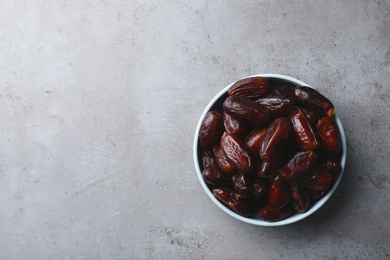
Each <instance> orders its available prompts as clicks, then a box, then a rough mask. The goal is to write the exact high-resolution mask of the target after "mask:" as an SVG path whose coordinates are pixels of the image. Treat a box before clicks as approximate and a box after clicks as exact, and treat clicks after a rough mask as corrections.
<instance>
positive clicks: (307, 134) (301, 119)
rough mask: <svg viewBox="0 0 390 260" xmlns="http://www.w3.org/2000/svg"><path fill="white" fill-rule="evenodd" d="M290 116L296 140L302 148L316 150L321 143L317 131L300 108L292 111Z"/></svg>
mask: <svg viewBox="0 0 390 260" xmlns="http://www.w3.org/2000/svg"><path fill="white" fill-rule="evenodd" d="M289 118H290V121H291V123H292V126H293V133H294V137H295V141H296V142H297V143H298V145H299V146H300V147H301V149H302V150H304V151H308V150H315V149H317V148H318V147H319V146H320V145H321V143H320V140H319V138H318V136H317V133H316V132H315V130H314V128H313V127H312V126H311V124H310V123H309V121H308V120H307V118H306V116H305V115H304V114H303V113H302V111H301V110H300V109H299V108H297V109H296V110H294V111H293V112H291V114H290V116H289Z"/></svg>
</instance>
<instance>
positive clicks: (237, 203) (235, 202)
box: [212, 188, 251, 217]
mask: <svg viewBox="0 0 390 260" xmlns="http://www.w3.org/2000/svg"><path fill="white" fill-rule="evenodd" d="M212 193H213V195H214V196H215V197H216V198H217V199H218V200H220V201H222V202H223V203H224V204H226V205H227V206H228V207H230V208H231V209H232V210H233V211H235V212H236V213H238V214H240V215H242V216H244V217H247V216H249V215H250V213H251V210H250V207H249V206H248V204H246V203H245V202H244V201H242V200H240V199H239V198H238V196H237V194H235V193H234V192H232V191H230V190H229V189H228V188H214V189H213V190H212Z"/></svg>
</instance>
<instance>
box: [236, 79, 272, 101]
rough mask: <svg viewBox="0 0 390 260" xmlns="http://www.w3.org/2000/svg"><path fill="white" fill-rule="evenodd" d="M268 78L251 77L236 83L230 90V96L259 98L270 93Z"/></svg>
mask: <svg viewBox="0 0 390 260" xmlns="http://www.w3.org/2000/svg"><path fill="white" fill-rule="evenodd" d="M269 89H270V88H269V84H268V78H264V77H250V78H246V79H241V80H239V81H237V82H235V83H234V84H233V85H232V86H231V87H230V88H229V90H228V94H229V95H230V96H243V97H259V96H264V95H266V94H267V93H268V92H269Z"/></svg>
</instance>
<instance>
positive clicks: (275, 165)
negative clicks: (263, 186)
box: [256, 149, 286, 178]
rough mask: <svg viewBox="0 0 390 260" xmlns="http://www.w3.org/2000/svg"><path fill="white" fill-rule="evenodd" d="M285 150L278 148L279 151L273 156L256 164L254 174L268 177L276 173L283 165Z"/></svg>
mask: <svg viewBox="0 0 390 260" xmlns="http://www.w3.org/2000/svg"><path fill="white" fill-rule="evenodd" d="M285 154H286V150H285V149H280V150H279V153H277V154H276V155H275V156H273V157H272V158H271V159H270V160H269V161H261V163H259V164H258V167H257V170H256V174H257V177H259V178H270V177H272V176H274V175H275V174H277V173H278V170H279V169H280V168H281V167H282V166H283V163H284V159H285Z"/></svg>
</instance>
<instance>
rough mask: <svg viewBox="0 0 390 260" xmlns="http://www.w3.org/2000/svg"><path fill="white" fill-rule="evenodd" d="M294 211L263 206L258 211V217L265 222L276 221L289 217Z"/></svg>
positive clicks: (287, 208)
mask: <svg viewBox="0 0 390 260" xmlns="http://www.w3.org/2000/svg"><path fill="white" fill-rule="evenodd" d="M293 213H294V211H293V210H292V209H291V208H290V207H288V206H286V207H284V208H277V207H274V206H271V205H265V206H264V207H262V208H261V209H260V211H259V216H260V217H261V218H262V219H264V220H267V221H278V220H282V219H285V218H287V217H289V216H291V215H292V214H293Z"/></svg>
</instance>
